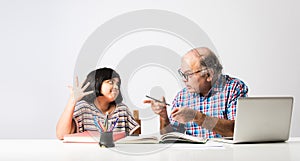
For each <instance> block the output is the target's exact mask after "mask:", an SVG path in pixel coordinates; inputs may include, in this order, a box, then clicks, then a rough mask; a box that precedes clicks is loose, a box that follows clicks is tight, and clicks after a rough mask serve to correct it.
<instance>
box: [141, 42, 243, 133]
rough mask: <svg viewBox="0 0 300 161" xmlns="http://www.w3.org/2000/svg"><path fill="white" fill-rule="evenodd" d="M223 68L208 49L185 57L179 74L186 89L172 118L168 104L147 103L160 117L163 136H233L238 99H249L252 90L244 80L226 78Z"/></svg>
mask: <svg viewBox="0 0 300 161" xmlns="http://www.w3.org/2000/svg"><path fill="white" fill-rule="evenodd" d="M222 69H223V67H222V65H221V64H220V62H219V60H218V58H217V57H216V55H215V54H214V53H213V52H212V51H211V50H210V49H208V48H205V47H201V48H196V49H192V50H191V51H189V52H188V53H186V54H185V55H184V56H183V57H182V60H181V69H179V70H178V72H179V74H180V75H181V76H182V79H183V81H184V83H185V85H186V87H185V88H183V89H182V90H181V91H179V92H178V94H177V95H176V97H175V99H174V101H173V103H172V109H171V111H172V113H171V114H170V116H168V114H167V110H166V104H165V103H159V102H157V101H153V100H145V101H144V102H145V103H151V108H152V110H153V111H154V112H155V113H156V114H158V115H159V116H160V132H161V133H162V134H163V133H167V132H171V131H181V132H183V130H184V131H185V133H186V134H189V135H194V136H199V137H204V138H214V137H222V136H233V132H234V131H233V129H234V119H235V116H236V103H237V99H238V98H239V97H246V96H247V92H248V88H247V86H246V85H245V84H244V82H243V81H241V80H239V79H237V78H232V77H230V76H228V75H223V74H222ZM162 101H163V102H165V98H164V97H163V98H162ZM182 129H183V130H182Z"/></svg>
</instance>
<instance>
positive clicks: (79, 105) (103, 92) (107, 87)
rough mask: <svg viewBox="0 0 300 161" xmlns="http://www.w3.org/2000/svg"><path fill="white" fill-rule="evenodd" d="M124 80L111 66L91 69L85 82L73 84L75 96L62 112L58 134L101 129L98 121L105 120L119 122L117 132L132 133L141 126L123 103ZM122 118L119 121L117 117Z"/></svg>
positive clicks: (58, 135) (116, 126)
mask: <svg viewBox="0 0 300 161" xmlns="http://www.w3.org/2000/svg"><path fill="white" fill-rule="evenodd" d="M120 85H121V79H120V76H119V74H118V73H117V72H115V71H114V70H113V69H110V68H100V69H97V70H94V71H92V72H90V73H89V74H88V76H87V78H86V80H85V81H84V83H83V84H82V85H78V79H76V81H75V87H74V88H72V87H69V88H70V90H71V97H70V99H69V101H68V104H67V106H66V107H65V110H64V112H63V113H62V115H61V117H60V119H59V121H58V123H57V126H56V136H57V138H58V139H63V137H64V135H66V134H71V133H78V132H84V131H98V129H97V127H96V125H95V124H94V121H95V119H96V121H100V122H102V123H104V120H105V119H106V117H107V116H108V122H109V123H113V122H115V121H117V123H116V125H115V128H114V130H113V131H125V132H126V133H128V134H132V133H133V132H134V131H135V130H136V129H138V128H139V124H138V123H137V122H136V121H135V120H134V118H133V116H132V114H131V112H130V111H129V109H128V107H127V106H126V105H125V104H123V103H122V100H123V97H122V94H121V91H120ZM117 118H118V120H117Z"/></svg>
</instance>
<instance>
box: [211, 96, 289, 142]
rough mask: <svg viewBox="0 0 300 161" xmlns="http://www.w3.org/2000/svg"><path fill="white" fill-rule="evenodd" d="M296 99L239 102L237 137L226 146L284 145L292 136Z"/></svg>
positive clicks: (255, 99)
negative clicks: (253, 144) (270, 143)
mask: <svg viewBox="0 0 300 161" xmlns="http://www.w3.org/2000/svg"><path fill="white" fill-rule="evenodd" d="M292 110H293V97H244V98H239V99H238V101H237V110H236V118H235V125H234V134H233V137H224V138H216V139H213V140H216V141H222V142H225V143H253V142H256V143H258V142H283V141H286V140H288V138H289V134H290V125H291V117H292Z"/></svg>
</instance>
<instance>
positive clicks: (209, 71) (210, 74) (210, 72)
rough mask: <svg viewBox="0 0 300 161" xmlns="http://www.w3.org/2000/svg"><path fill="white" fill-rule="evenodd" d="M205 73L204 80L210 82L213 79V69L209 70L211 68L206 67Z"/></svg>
mask: <svg viewBox="0 0 300 161" xmlns="http://www.w3.org/2000/svg"><path fill="white" fill-rule="evenodd" d="M206 74H207V78H206V80H207V81H208V82H211V81H212V80H213V77H214V71H213V70H211V69H207V73H206Z"/></svg>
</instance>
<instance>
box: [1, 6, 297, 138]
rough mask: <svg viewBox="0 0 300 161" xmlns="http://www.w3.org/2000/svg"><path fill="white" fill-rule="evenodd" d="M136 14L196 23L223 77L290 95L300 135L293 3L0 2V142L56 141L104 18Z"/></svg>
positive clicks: (254, 90) (253, 90)
mask: <svg viewBox="0 0 300 161" xmlns="http://www.w3.org/2000/svg"><path fill="white" fill-rule="evenodd" d="M140 9H161V10H168V11H171V12H175V13H178V14H180V15H183V16H185V17H187V18H189V19H190V20H192V21H194V22H196V23H197V24H198V25H199V26H200V27H201V28H202V29H203V30H204V31H205V32H206V33H207V34H208V36H209V38H210V39H211V40H212V41H213V43H214V45H215V47H216V49H217V50H218V54H219V56H220V58H221V61H222V63H223V66H224V68H225V73H229V74H231V75H233V76H237V77H239V78H241V79H242V80H244V81H245V82H246V83H247V85H248V86H249V89H250V91H249V95H250V96H251V95H252V96H253V95H292V96H294V98H295V104H294V111H293V120H292V128H291V135H292V136H300V129H299V122H300V107H299V103H298V100H299V99H300V92H299V91H298V90H300V85H299V82H300V68H299V67H297V66H298V65H297V64H298V62H299V54H300V48H299V46H300V44H299V37H300V30H299V28H300V10H299V9H300V1H298V0H285V1H284V0H275V1H274V0H247V1H246V0H245V1H239V0H227V1H223V0H214V1H202V0H190V1H176V0H165V1H155V0H152V1H150V0H143V1H139V0H135V1H134V0H130V1H129V0H127V1H110V2H102V1H97V0H94V1H92V0H90V1H79V0H69V1H58V0H56V1H55V0H51V1H50V0H49V1H38V0H26V1H22V0H15V1H10V0H0V20H1V21H0V44H1V45H0V54H1V59H0V73H1V83H0V99H1V105H0V111H1V116H0V127H1V130H0V131H1V132H0V138H55V126H56V122H57V120H58V118H59V116H60V114H61V113H62V111H63V109H64V106H65V104H66V102H67V99H68V97H69V91H68V89H67V87H66V86H67V84H72V81H73V80H72V78H73V72H74V66H75V63H76V58H77V56H78V54H79V51H80V49H81V47H82V45H83V43H84V42H85V40H86V39H87V38H88V37H89V35H90V34H92V32H94V31H95V29H97V28H98V27H99V26H100V25H101V24H103V23H105V22H106V21H108V20H110V19H112V18H113V17H115V16H118V15H121V14H124V13H126V12H130V11H133V10H140ZM120 25H121V24H120ZM122 25H126V24H122ZM153 41H154V40H153ZM124 43H125V45H126V41H125V42H124ZM123 45H124V44H123ZM128 45H129V42H128ZM131 45H132V44H131ZM178 50H180V49H178ZM180 52H181V51H180ZM182 54H184V53H182ZM178 61H179V60H178ZM111 63H112V64H113V63H116V62H111ZM162 74H163V73H162ZM121 75H122V73H121ZM134 81H136V82H139V81H138V80H137V78H135V79H133V82H134ZM138 85H139V84H138ZM132 91H134V88H132ZM176 91H177V90H174V89H173V90H172V91H171V93H173V95H172V94H169V95H168V97H167V100H168V102H171V101H172V98H173V97H174V95H175V93H176ZM139 99H140V98H139ZM135 101H137V104H138V105H139V106H143V105H142V104H140V102H138V101H141V100H135ZM278 121H280V118H278ZM143 127H144V129H142V130H143V131H144V132H147V131H151V130H153V128H156V129H157V127H156V124H148V125H146V126H143Z"/></svg>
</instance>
